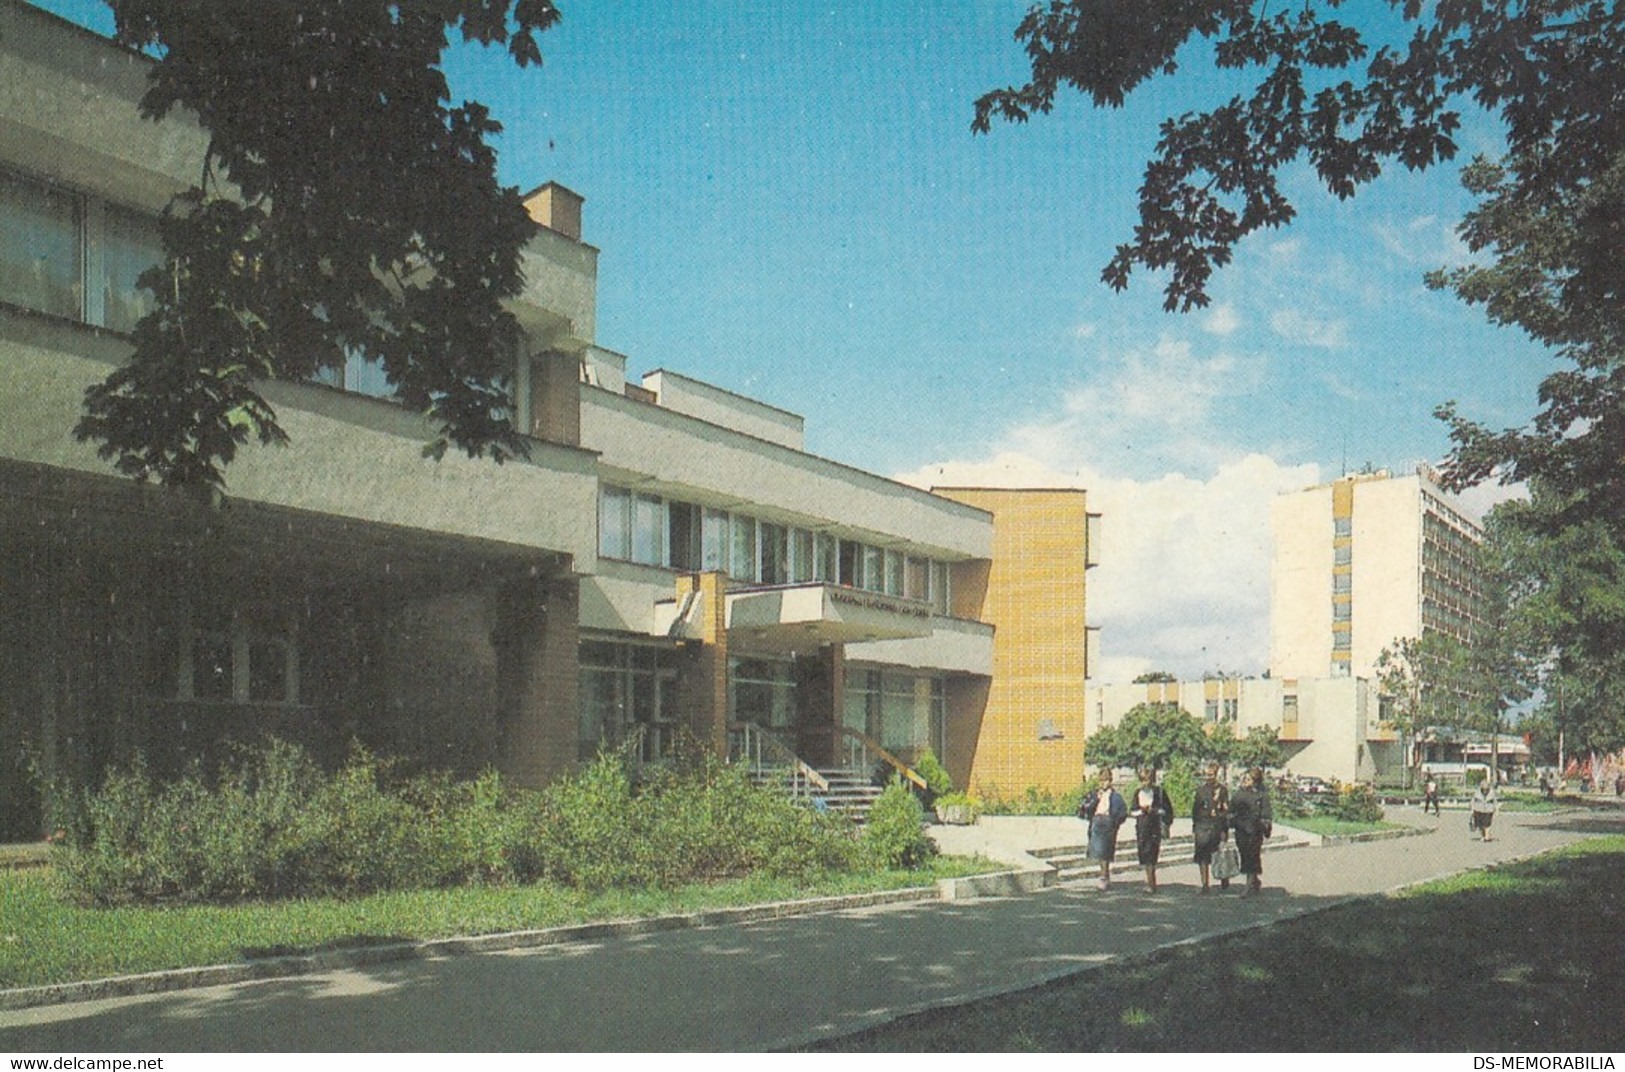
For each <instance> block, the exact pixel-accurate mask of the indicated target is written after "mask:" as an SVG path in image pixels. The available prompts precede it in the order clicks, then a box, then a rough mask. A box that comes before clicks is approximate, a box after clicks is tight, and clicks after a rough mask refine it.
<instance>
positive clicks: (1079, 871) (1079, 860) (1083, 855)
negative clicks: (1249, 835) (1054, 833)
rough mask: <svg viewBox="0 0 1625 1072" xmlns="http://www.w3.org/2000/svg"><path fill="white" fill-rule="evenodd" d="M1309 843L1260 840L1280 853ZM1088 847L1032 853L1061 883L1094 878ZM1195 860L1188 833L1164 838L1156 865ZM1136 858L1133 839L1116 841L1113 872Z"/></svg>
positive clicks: (1134, 865)
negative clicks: (1049, 867)
mask: <svg viewBox="0 0 1625 1072" xmlns="http://www.w3.org/2000/svg"><path fill="white" fill-rule="evenodd" d="M1310 844H1312V843H1311V842H1309V841H1307V840H1304V839H1302V838H1297V837H1293V836H1292V835H1290V834H1276V835H1275V836H1274V837H1272V838H1270V839H1269V840H1268V841H1266V842H1264V851H1265V852H1281V851H1283V850H1285V849H1297V848H1304V847H1306V846H1308V845H1310ZM1087 850H1088V846H1082V845H1078V846H1062V847H1060V848H1056V849H1041V850H1039V851H1037V852H1034V853H1033V855H1034V856H1037V857H1038V858H1039V859H1041V860H1044V861H1045V862H1047V863H1049V864H1050V865H1051V866H1052V867H1054V868H1055V870H1056V877H1057V878H1058V879H1059V880H1061V881H1063V882H1065V881H1067V880H1069V879H1080V878H1094V877H1096V876H1097V875H1099V874H1100V863H1099V861H1097V860H1091V859H1089V858H1088V855H1087ZM1195 861H1196V843H1195V840H1194V839H1193V838H1191V837H1189V836H1180V837H1172V838H1164V839H1163V842H1162V853H1161V855H1160V856H1159V858H1158V860H1157V866H1158V867H1177V866H1179V865H1181V864H1189V863H1194V862H1195ZM1139 869H1140V864H1139V861H1138V860H1136V859H1135V852H1134V840H1133V839H1132V838H1129V839H1127V840H1124V839H1122V838H1119V839H1118V841H1117V858H1116V859H1115V860H1113V861H1112V872H1113V873H1114V874H1118V873H1122V872H1127V871H1138V870H1139Z"/></svg>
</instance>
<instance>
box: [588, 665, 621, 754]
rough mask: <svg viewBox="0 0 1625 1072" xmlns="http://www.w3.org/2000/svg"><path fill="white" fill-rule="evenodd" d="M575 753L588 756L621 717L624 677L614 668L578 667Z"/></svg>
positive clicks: (608, 737)
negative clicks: (577, 716) (579, 668)
mask: <svg viewBox="0 0 1625 1072" xmlns="http://www.w3.org/2000/svg"><path fill="white" fill-rule="evenodd" d="M577 680H578V682H579V688H580V693H581V695H580V700H579V703H578V714H579V722H578V726H577V730H578V733H579V736H578V737H577V738H576V755H577V756H578V757H579V758H581V759H590V758H592V757H593V756H594V755H595V754H597V752H598V749H599V748H601V747H602V746H603V745H604V744H605V743H606V742H608V741H609V739H610V735H611V734H612V733H614V732H615V729H616V728H617V727H619V726H620V725H621V724H622V723H623V721H624V720H625V711H626V700H625V695H624V691H625V683H626V682H625V676H624V675H623V674H621V673H619V672H617V671H615V670H606V669H597V668H589V667H582V669H581V672H580V675H579V676H578V678H577Z"/></svg>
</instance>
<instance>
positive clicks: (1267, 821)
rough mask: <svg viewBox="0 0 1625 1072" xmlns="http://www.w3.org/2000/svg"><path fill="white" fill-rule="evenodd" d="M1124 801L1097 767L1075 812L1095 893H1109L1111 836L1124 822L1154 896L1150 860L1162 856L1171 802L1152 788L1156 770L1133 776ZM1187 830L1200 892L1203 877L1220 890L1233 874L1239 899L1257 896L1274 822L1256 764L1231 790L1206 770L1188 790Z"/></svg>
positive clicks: (1206, 889) (1164, 792)
mask: <svg viewBox="0 0 1625 1072" xmlns="http://www.w3.org/2000/svg"><path fill="white" fill-rule="evenodd" d="M1131 800H1132V806H1131V804H1130V801H1125V800H1124V799H1123V797H1122V794H1120V793H1118V792H1117V790H1116V789H1114V788H1113V787H1112V772H1111V770H1109V769H1102V770H1101V772H1100V777H1099V779H1098V781H1097V782H1096V785H1095V787H1094V788H1093V789H1091V790H1090V791H1089V792H1088V793H1086V794H1085V795H1084V798H1083V803H1082V805H1081V806H1080V807H1079V808H1078V817H1079V818H1080V819H1083V820H1085V821H1086V822H1088V824H1089V858H1090V859H1092V860H1099V861H1100V888H1101V889H1103V890H1105V889H1110V888H1111V882H1112V860H1113V859H1114V858H1115V857H1116V855H1117V831H1118V828H1119V827H1121V826H1122V825H1123V823H1124V822H1126V821H1127V820H1128V819H1130V818H1132V819H1133V820H1134V851H1135V855H1136V857H1137V858H1138V860H1139V863H1140V867H1141V868H1143V869H1144V872H1145V883H1146V889H1147V891H1148V892H1150V893H1156V892H1157V861H1158V858H1159V857H1160V856H1161V853H1162V841H1163V839H1164V838H1166V837H1167V836H1168V833H1169V830H1170V829H1171V827H1172V826H1173V821H1174V804H1173V801H1172V800H1171V799H1169V797H1168V792H1167V790H1165V789H1164V788H1163V787H1162V786H1160V785H1158V784H1157V772H1156V771H1154V770H1149V769H1147V770H1142V771H1140V785H1139V787H1138V788H1137V789H1135V790H1134V793H1133V794H1132V797H1131ZM1191 827H1192V831H1193V833H1194V835H1195V842H1196V864H1197V867H1198V868H1199V869H1200V871H1201V875H1202V892H1203V893H1207V892H1209V890H1210V888H1211V879H1213V878H1215V877H1216V878H1218V880H1219V885H1220V887H1221V888H1228V887H1229V885H1230V879H1231V877H1232V876H1233V875H1236V874H1239V875H1240V876H1242V877H1243V878H1244V879H1245V881H1246V888H1245V889H1244V890H1243V891H1242V896H1244V897H1248V896H1251V895H1252V894H1255V893H1257V892H1258V891H1259V889H1260V888H1261V887H1262V885H1263V882H1262V879H1261V876H1262V875H1263V873H1264V864H1263V859H1262V857H1263V851H1264V842H1265V841H1267V840H1268V839H1269V837H1270V835H1271V834H1272V833H1274V818H1273V816H1272V814H1271V811H1270V798H1269V792H1268V791H1267V790H1266V789H1265V787H1264V772H1263V771H1262V770H1260V769H1258V768H1257V767H1254V768H1253V769H1251V770H1249V771H1248V772H1247V773H1246V775H1245V776H1244V777H1243V778H1242V782H1241V786H1240V787H1239V788H1238V789H1237V790H1236V791H1235V792H1234V793H1232V792H1230V790H1229V788H1228V787H1227V786H1225V784H1224V783H1223V782H1221V781H1220V780H1219V768H1218V765H1217V764H1214V765H1210V766H1209V767H1208V768H1207V770H1206V771H1205V772H1204V775H1203V780H1202V784H1201V785H1199V786H1198V787H1197V789H1196V797H1195V801H1194V803H1193V804H1192V807H1191ZM1232 834H1233V835H1234V836H1235V844H1234V850H1233V851H1234V853H1235V855H1236V856H1237V857H1239V859H1237V860H1235V861H1234V866H1235V868H1236V870H1234V871H1231V870H1230V868H1229V867H1227V866H1225V864H1226V862H1227V860H1226V858H1227V857H1228V855H1229V852H1230V849H1229V846H1228V842H1229V840H1230V837H1231V835H1232ZM1216 859H1217V861H1218V865H1217V866H1216V865H1215V861H1216Z"/></svg>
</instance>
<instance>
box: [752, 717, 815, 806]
mask: <svg viewBox="0 0 1625 1072" xmlns="http://www.w3.org/2000/svg"><path fill="white" fill-rule="evenodd" d="M728 729H729V731H731V732H733V733H737V734H739V736H740V745H741V748H740V752H741V755H740V757H739V758H742V759H743V760H745V762H746V763H747V764H748V767H747V769H748V770H749V771H750V772H751V773H752V774H761V773H764V772H766V771H767V770H769V769H770V767H769V765H768V764H767V763H766V762H765V761H764V754H767V753H770V754H772V755H773V756H774V757H775V758H777V759H778V760H779V761H780V763H781V764H782V765H784V766H787V767H789V768H790V786H791V792H792V793H793V794H794V795H796V796H802V795H811V790H810V789H809V790H806V791H804V790H803V787H802V783H803V782H805V783H806V784H807V785H808V786H811V787H813V788H816V789H818V790H819V791H821V792H825V793H827V792H829V779H828V778H825V777H824V776H823V775H822V774H819V773H818V772H817V771H816V770H814V769H813V768H812V767H811V766H809V765H808V764H807V762H806V761H805V760H803V759H802V758H801V757H800V756H798V755H796V754H795V752H794V751H793V750H792V749H791V748H790V746H789V745H787V744H785V743H784V742H783V741H781V740H779V738H778V736H777V735H776V734H774V733H773V732H772V731H771V730H768V729H766V728H764V727H762V726H759V725H757V724H756V723H754V722H730V723H728ZM730 758H733V757H730Z"/></svg>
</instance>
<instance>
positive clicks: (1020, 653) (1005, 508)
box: [938, 488, 1088, 796]
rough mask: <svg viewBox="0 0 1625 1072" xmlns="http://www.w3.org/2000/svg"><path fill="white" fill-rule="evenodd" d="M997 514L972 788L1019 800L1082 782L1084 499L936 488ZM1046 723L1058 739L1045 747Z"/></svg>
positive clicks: (1069, 492)
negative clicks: (986, 670) (988, 654)
mask: <svg viewBox="0 0 1625 1072" xmlns="http://www.w3.org/2000/svg"><path fill="white" fill-rule="evenodd" d="M938 492H939V494H942V495H945V496H947V497H948V498H951V499H955V500H957V501H959V502H963V503H965V504H967V505H970V506H975V507H978V508H980V509H983V510H987V511H989V512H990V513H992V514H993V561H992V566H991V569H990V570H989V573H988V579H987V589H986V594H985V597H984V599H983V601H982V609H981V615H980V617H981V618H982V620H983V621H986V622H989V623H991V624H992V625H993V627H994V629H995V632H994V638H993V679H992V683H991V686H990V687H989V690H988V699H987V707H986V709H985V711H984V713H983V717H982V719H981V722H980V725H979V727H978V731H977V738H976V748H975V754H974V757H973V759H972V763H971V771H970V783H971V785H972V787H973V788H974V789H976V790H978V791H981V792H984V793H986V792H993V791H997V792H998V793H1000V794H1001V795H1005V796H1014V795H1016V794H1019V793H1020V792H1021V791H1022V790H1023V789H1025V788H1026V787H1027V786H1037V787H1039V788H1041V789H1045V790H1049V791H1051V792H1064V791H1066V790H1068V789H1072V788H1075V787H1076V786H1077V785H1078V784H1079V782H1080V781H1081V780H1082V777H1083V763H1084V715H1085V711H1086V706H1085V697H1084V683H1085V674H1086V667H1085V665H1084V661H1085V653H1086V650H1087V636H1088V635H1087V632H1086V630H1085V626H1086V624H1087V615H1086V599H1085V593H1086V583H1085V578H1084V570H1085V566H1086V559H1085V551H1086V547H1087V542H1086V541H1087V537H1088V511H1087V509H1086V497H1085V494H1084V492H1083V491H1081V490H1078V489H1055V490H1048V489H1043V490H1039V489H1021V490H1013V489H994V488H949V489H938ZM1045 721H1048V722H1049V723H1050V724H1052V725H1053V727H1054V729H1055V730H1056V731H1058V732H1059V733H1060V734H1061V736H1060V737H1059V738H1058V739H1055V740H1039V727H1040V724H1041V723H1043V722H1045Z"/></svg>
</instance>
